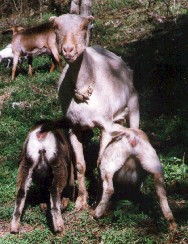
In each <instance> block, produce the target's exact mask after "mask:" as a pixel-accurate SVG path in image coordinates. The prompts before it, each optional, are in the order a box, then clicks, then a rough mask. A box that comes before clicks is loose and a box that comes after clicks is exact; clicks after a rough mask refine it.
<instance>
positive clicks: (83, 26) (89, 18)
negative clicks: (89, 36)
mask: <svg viewBox="0 0 188 244" xmlns="http://www.w3.org/2000/svg"><path fill="white" fill-rule="evenodd" d="M83 19H84V21H83V22H82V24H81V29H87V28H88V25H89V24H90V23H91V21H92V20H94V17H93V16H92V15H90V16H86V17H85V16H84V17H83Z"/></svg>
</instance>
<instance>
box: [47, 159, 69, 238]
mask: <svg viewBox="0 0 188 244" xmlns="http://www.w3.org/2000/svg"><path fill="white" fill-rule="evenodd" d="M66 164H67V163H66V162H62V163H58V161H57V162H56V164H54V165H52V169H53V181H52V186H51V189H50V204H51V214H52V220H53V226H54V231H55V232H56V233H57V232H62V233H63V232H64V230H65V227H64V222H63V218H62V216H61V194H62V191H63V189H64V188H65V186H66V182H67V181H66V180H67V178H68V172H67V169H66Z"/></svg>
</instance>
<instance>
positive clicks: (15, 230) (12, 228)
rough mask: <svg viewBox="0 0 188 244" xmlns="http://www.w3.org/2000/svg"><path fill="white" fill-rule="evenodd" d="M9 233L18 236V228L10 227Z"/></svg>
mask: <svg viewBox="0 0 188 244" xmlns="http://www.w3.org/2000/svg"><path fill="white" fill-rule="evenodd" d="M10 233H11V234H18V233H19V227H15V226H14V227H12V226H11V228H10Z"/></svg>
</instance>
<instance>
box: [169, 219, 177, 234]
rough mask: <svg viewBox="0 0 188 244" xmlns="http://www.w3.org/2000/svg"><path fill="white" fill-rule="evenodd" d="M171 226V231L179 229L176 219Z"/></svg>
mask: <svg viewBox="0 0 188 244" xmlns="http://www.w3.org/2000/svg"><path fill="white" fill-rule="evenodd" d="M169 228H170V231H171V232H176V231H177V224H176V222H175V221H173V222H171V223H170V227H169Z"/></svg>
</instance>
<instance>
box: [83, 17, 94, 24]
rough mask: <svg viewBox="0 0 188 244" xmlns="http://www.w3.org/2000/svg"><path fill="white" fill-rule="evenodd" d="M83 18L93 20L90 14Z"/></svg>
mask: <svg viewBox="0 0 188 244" xmlns="http://www.w3.org/2000/svg"><path fill="white" fill-rule="evenodd" d="M85 18H86V19H87V20H88V21H89V23H90V22H91V21H92V20H94V17H93V16H92V15H89V16H86V17H85Z"/></svg>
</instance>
